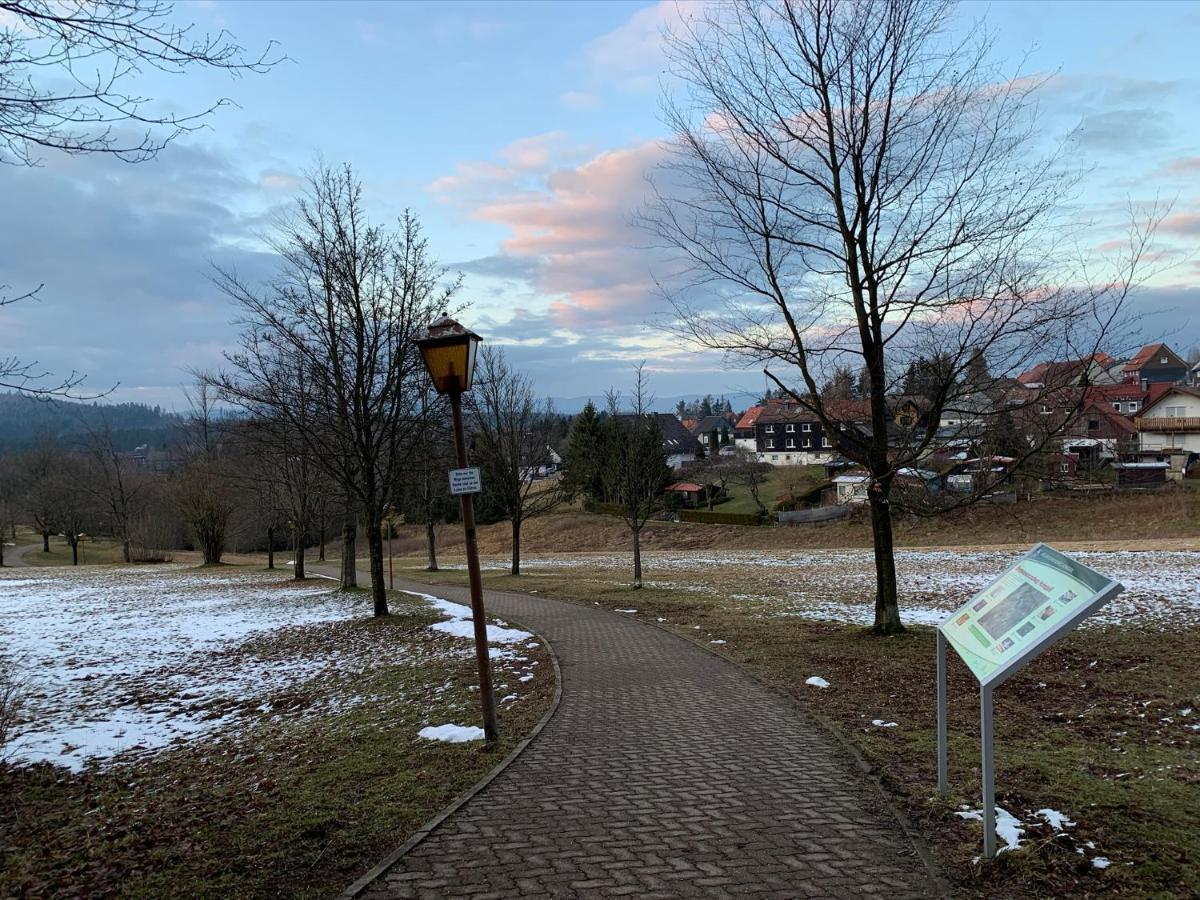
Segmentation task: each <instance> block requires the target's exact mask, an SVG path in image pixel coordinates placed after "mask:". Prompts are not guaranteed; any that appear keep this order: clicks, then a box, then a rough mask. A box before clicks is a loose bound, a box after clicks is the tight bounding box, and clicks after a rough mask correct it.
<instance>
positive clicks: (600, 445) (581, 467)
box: [562, 400, 606, 501]
mask: <svg viewBox="0 0 1200 900" xmlns="http://www.w3.org/2000/svg"><path fill="white" fill-rule="evenodd" d="M604 436H605V435H604V433H603V429H602V427H601V422H600V416H599V414H598V413H597V412H596V407H595V405H594V404H593V403H592V401H590V400H589V401H588V403H587V406H585V407H584V408H583V411H582V412H580V413H579V415H577V416H576V417H575V421H574V422H573V423H572V424H571V433H570V435H569V436H568V438H567V449H566V452H565V453H564V454H563V472H562V486H563V492H564V493H565V494H566V496H567V497H569V498H571V499H572V500H573V499H575V498H576V497H578V496H582V497H583V498H584V499H586V500H592V501H597V500H605V499H606V497H605V496H604V494H605V491H604V484H603V479H602V477H601V476H602V472H601V468H602V459H603V452H604Z"/></svg>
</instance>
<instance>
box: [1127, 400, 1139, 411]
mask: <svg viewBox="0 0 1200 900" xmlns="http://www.w3.org/2000/svg"><path fill="white" fill-rule="evenodd" d="M1128 409H1129V411H1130V412H1137V411H1138V403H1137V401H1136V400H1134V401H1133V402H1132V403H1130V404H1128Z"/></svg>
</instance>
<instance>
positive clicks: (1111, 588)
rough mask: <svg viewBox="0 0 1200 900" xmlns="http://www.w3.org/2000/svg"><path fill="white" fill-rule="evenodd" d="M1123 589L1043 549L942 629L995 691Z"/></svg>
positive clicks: (1024, 559)
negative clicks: (995, 686) (993, 686)
mask: <svg viewBox="0 0 1200 900" xmlns="http://www.w3.org/2000/svg"><path fill="white" fill-rule="evenodd" d="M1123 589H1124V588H1123V587H1122V585H1120V584H1119V583H1117V582H1115V581H1113V580H1112V579H1110V578H1108V577H1106V576H1104V575H1101V574H1100V573H1099V572H1096V571H1094V570H1092V569H1089V568H1088V567H1087V566H1085V565H1083V564H1082V563H1079V562H1076V561H1075V560H1073V559H1071V558H1070V557H1068V556H1065V555H1063V554H1062V553H1059V552H1058V551H1057V550H1055V549H1054V548H1053V547H1049V546H1047V545H1045V544H1038V545H1037V546H1036V547H1034V548H1033V549H1032V550H1030V551H1029V552H1028V553H1027V554H1025V555H1024V556H1022V557H1021V558H1020V559H1018V560H1017V561H1016V562H1014V563H1013V564H1012V565H1011V566H1009V567H1008V568H1007V569H1006V570H1005V571H1004V573H1003V574H1002V575H1001V576H1000V577H999V578H997V579H996V580H995V581H993V582H992V583H991V584H990V585H988V586H987V587H986V588H984V589H983V590H982V591H980V592H979V593H978V594H976V595H975V596H974V597H972V598H971V599H970V600H968V601H967V602H966V603H965V604H963V605H962V606H961V607H960V608H959V609H957V610H955V611H954V613H952V614H951V616H950V618H948V619H947V620H946V621H945V622H943V623H942V624H941V626H940V628H941V632H942V634H943V635H945V637H946V640H947V641H949V643H950V646H952V647H953V648H954V649H955V651H956V652H957V653H958V655H959V656H960V657H962V659H963V662H965V663H966V664H967V666H968V667H969V668H970V669H971V671H972V672H973V673H974V674H975V677H976V678H978V679H979V683H980V684H982V685H995V684H999V683H1000V682H1002V681H1004V679H1005V678H1007V677H1008V676H1009V675H1010V674H1012V673H1013V672H1015V671H1016V670H1017V669H1018V668H1020V667H1021V666H1022V665H1023V664H1024V663H1025V662H1027V661H1028V660H1030V659H1032V658H1033V657H1034V656H1036V655H1037V654H1038V653H1039V652H1041V650H1042V649H1044V648H1045V647H1046V646H1048V645H1049V644H1051V643H1053V642H1054V641H1055V640H1057V639H1058V638H1059V637H1061V636H1062V635H1064V634H1066V633H1067V632H1068V631H1070V630H1071V628H1072V626H1074V625H1075V624H1076V623H1077V622H1078V621H1079V620H1080V619H1082V618H1083V617H1084V616H1087V615H1089V614H1091V613H1093V612H1095V611H1096V610H1097V609H1098V608H1099V607H1101V606H1103V605H1104V604H1105V603H1107V602H1108V601H1109V600H1111V599H1112V598H1113V597H1115V596H1116V595H1117V594H1119V593H1120V592H1121V591H1122V590H1123Z"/></svg>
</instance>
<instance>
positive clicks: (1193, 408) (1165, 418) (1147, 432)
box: [1135, 385, 1200, 478]
mask: <svg viewBox="0 0 1200 900" xmlns="http://www.w3.org/2000/svg"><path fill="white" fill-rule="evenodd" d="M1135 424H1136V427H1137V432H1138V456H1139V457H1140V458H1141V460H1142V461H1143V462H1165V463H1168V464H1169V468H1168V474H1169V476H1170V477H1171V478H1182V477H1184V475H1186V474H1187V473H1189V472H1191V471H1192V469H1193V468H1194V467H1195V466H1196V465H1197V462H1198V461H1200V388H1192V387H1185V386H1182V385H1175V386H1173V387H1171V388H1169V389H1168V390H1166V391H1165V392H1164V393H1163V394H1162V395H1161V396H1160V397H1159V398H1158V399H1157V400H1155V401H1154V402H1153V403H1150V404H1149V405H1148V406H1146V408H1145V409H1143V410H1142V412H1141V414H1140V415H1139V416H1138V417H1137V419H1136V420H1135Z"/></svg>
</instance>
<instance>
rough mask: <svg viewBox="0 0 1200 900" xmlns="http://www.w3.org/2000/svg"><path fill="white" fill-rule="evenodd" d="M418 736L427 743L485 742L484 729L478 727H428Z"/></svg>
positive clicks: (418, 733)
mask: <svg viewBox="0 0 1200 900" xmlns="http://www.w3.org/2000/svg"><path fill="white" fill-rule="evenodd" d="M417 735H418V736H419V737H423V738H424V739H425V740H427V741H445V742H446V743H448V744H462V743H466V742H467V741H481V740H483V729H482V728H480V727H479V726H478V725H426V726H425V727H424V728H422V729H421V730H420V731H418V732H417Z"/></svg>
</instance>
